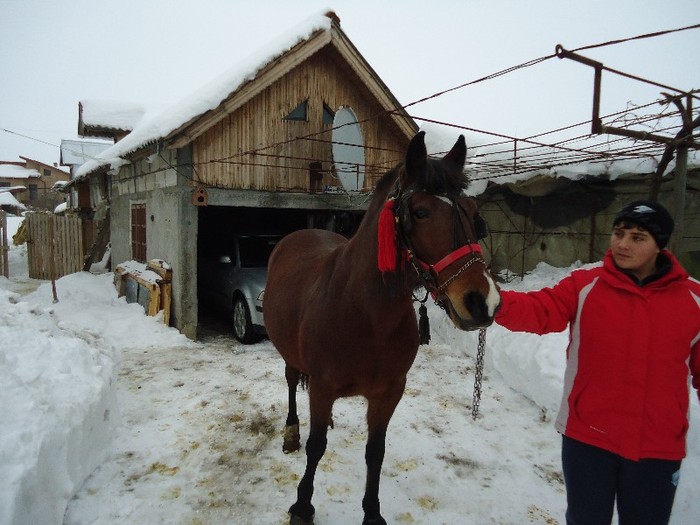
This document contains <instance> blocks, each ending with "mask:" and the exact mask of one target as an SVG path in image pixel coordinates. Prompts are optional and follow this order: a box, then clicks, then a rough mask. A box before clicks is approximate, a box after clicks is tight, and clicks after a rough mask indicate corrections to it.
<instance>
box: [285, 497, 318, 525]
mask: <svg viewBox="0 0 700 525" xmlns="http://www.w3.org/2000/svg"><path fill="white" fill-rule="evenodd" d="M288 512H289V525H314V515H315V514H316V509H315V508H314V506H313V505H311V504H308V505H301V504H300V503H298V502H297V503H295V504H294V505H292V506H291V507H289V511H288Z"/></svg>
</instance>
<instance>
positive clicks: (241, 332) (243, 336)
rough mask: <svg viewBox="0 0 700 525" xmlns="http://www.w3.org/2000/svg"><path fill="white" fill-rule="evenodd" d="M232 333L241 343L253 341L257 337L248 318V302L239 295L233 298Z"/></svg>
mask: <svg viewBox="0 0 700 525" xmlns="http://www.w3.org/2000/svg"><path fill="white" fill-rule="evenodd" d="M231 317H232V322H233V335H234V337H235V338H236V339H238V340H239V341H240V342H241V343H243V344H251V343H255V342H256V341H257V340H258V338H257V337H256V334H255V331H254V330H253V323H252V322H251V320H250V310H249V309H248V304H247V303H246V301H245V299H244V298H243V297H242V296H241V295H237V296H236V297H235V298H234V299H233V312H232V316H231Z"/></svg>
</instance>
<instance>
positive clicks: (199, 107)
mask: <svg viewBox="0 0 700 525" xmlns="http://www.w3.org/2000/svg"><path fill="white" fill-rule="evenodd" d="M330 29H331V19H330V18H329V17H328V16H326V15H325V14H317V15H314V16H312V17H309V18H308V19H306V20H305V21H304V22H302V23H300V24H299V25H297V26H296V27H295V28H293V29H292V30H291V31H290V32H288V33H286V34H284V35H282V36H281V37H279V38H277V39H276V40H274V41H272V42H271V43H270V44H269V45H268V46H266V47H265V48H263V49H261V50H260V51H259V52H257V53H253V54H251V55H250V56H249V57H248V58H247V59H245V60H243V61H242V62H240V63H239V64H238V65H236V66H235V67H232V68H231V69H229V70H227V71H226V72H224V73H223V74H221V75H220V76H219V77H217V78H216V79H214V80H213V81H212V82H210V83H209V84H206V85H204V86H203V87H201V88H200V89H198V90H197V91H195V92H193V93H192V94H190V95H189V96H187V97H185V98H184V99H182V100H180V101H179V102H177V103H175V104H173V105H172V106H170V107H168V108H167V109H165V110H164V111H161V112H158V113H154V114H146V115H145V116H144V118H143V119H142V121H141V122H140V123H139V124H138V125H137V126H136V127H135V128H134V130H133V131H132V132H131V133H129V135H127V136H126V137H124V138H123V139H122V140H120V141H119V142H117V143H116V144H115V145H114V146H112V147H111V148H109V149H108V150H106V151H104V152H102V153H101V154H100V155H98V157H97V159H96V160H91V161H88V162H86V163H85V164H84V165H83V166H81V167H80V168H79V169H78V170H77V172H76V178H80V177H83V176H85V175H87V174H88V173H91V172H92V171H95V170H97V169H99V168H100V167H102V166H105V165H108V164H110V165H111V168H112V169H117V168H119V167H120V166H122V165H123V164H125V163H126V161H125V160H123V159H122V158H120V157H122V156H124V155H127V154H128V153H131V152H133V151H136V150H138V149H139V148H141V147H143V146H146V145H148V144H151V143H153V142H156V141H157V140H158V139H161V138H164V137H166V136H167V135H168V134H169V133H171V132H173V131H175V130H176V129H178V128H179V127H180V126H182V125H183V124H186V123H187V122H189V121H190V120H192V119H193V118H195V117H197V116H199V115H202V114H204V113H206V112H207V111H210V110H212V109H215V108H216V107H217V106H218V105H219V104H220V103H221V102H222V101H224V100H225V99H226V98H227V97H228V96H229V95H230V94H231V93H234V92H235V91H236V90H237V89H238V88H240V87H241V86H242V85H243V84H244V83H246V82H248V81H251V80H253V79H255V77H256V76H257V74H258V72H259V71H260V70H262V69H263V68H264V67H265V66H266V65H267V64H269V63H270V62H272V61H273V60H274V59H275V58H278V57H279V56H281V55H283V54H284V53H286V52H287V51H289V50H290V49H291V48H293V47H294V46H295V45H297V44H299V43H300V42H303V41H305V40H308V39H309V38H310V37H311V36H312V35H313V34H314V33H316V32H317V31H329V30H330Z"/></svg>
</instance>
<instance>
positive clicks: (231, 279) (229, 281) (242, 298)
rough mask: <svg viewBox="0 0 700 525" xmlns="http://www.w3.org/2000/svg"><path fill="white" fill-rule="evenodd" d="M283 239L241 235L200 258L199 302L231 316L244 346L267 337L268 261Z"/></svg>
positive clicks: (234, 329)
mask: <svg viewBox="0 0 700 525" xmlns="http://www.w3.org/2000/svg"><path fill="white" fill-rule="evenodd" d="M280 238H281V236H279V235H239V236H235V237H233V238H232V239H231V240H230V242H228V243H226V244H224V245H222V246H220V247H219V246H217V247H215V248H210V249H209V250H208V252H209V253H208V254H204V255H201V256H200V259H199V270H198V274H199V277H198V279H199V281H198V294H199V300H200V301H208V303H209V304H207V306H211V307H213V308H212V310H215V311H218V312H221V313H223V314H225V315H227V316H228V318H229V319H230V323H231V327H232V328H233V335H234V337H235V338H236V339H238V340H239V341H240V342H241V343H244V344H251V343H255V342H257V341H259V340H261V339H262V338H264V337H265V336H266V333H265V323H264V322H263V306H262V299H263V293H264V291H265V282H266V280H267V261H268V259H269V257H270V253H271V252H272V249H273V248H274V247H275V245H276V244H277V242H278V241H279V240H280ZM216 248H219V249H216Z"/></svg>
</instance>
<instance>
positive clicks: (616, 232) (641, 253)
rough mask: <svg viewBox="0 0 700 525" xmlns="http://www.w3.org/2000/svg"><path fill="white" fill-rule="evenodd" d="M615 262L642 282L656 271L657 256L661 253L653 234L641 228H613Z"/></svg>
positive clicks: (618, 226) (612, 238)
mask: <svg viewBox="0 0 700 525" xmlns="http://www.w3.org/2000/svg"><path fill="white" fill-rule="evenodd" d="M610 249H611V250H612V256H613V260H614V261H615V264H617V266H618V267H619V268H622V269H623V270H627V271H629V272H631V273H632V274H634V276H635V277H637V279H639V280H642V279H644V278H646V277H649V276H650V275H651V274H653V273H654V271H656V256H657V255H658V254H659V252H660V251H661V250H660V249H659V247H658V246H657V244H656V241H655V240H654V238H653V237H652V236H651V234H650V233H649V232H648V231H646V230H645V229H643V228H640V227H639V226H636V225H632V227H631V228H623V225H622V224H618V225H617V226H614V227H613V231H612V236H611V237H610Z"/></svg>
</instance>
